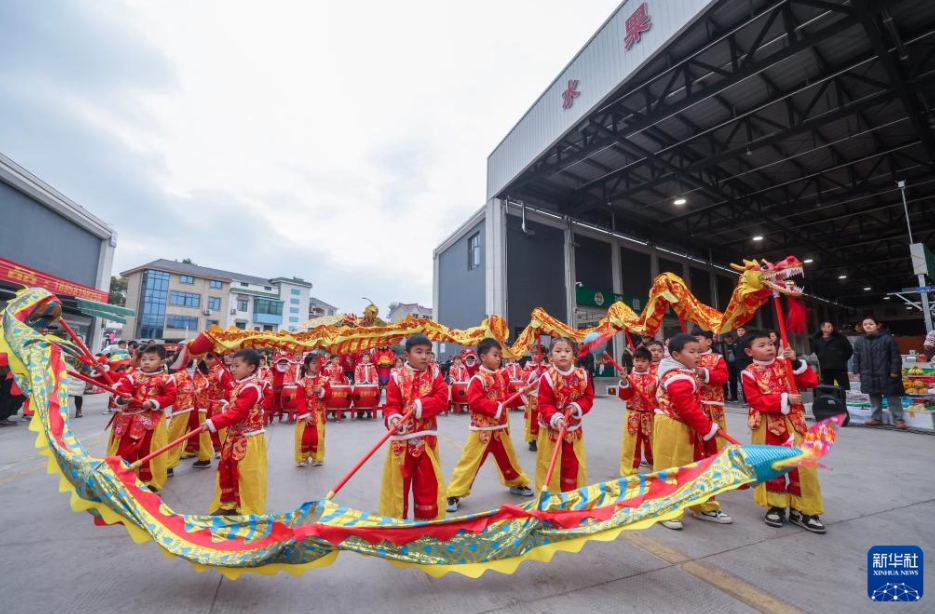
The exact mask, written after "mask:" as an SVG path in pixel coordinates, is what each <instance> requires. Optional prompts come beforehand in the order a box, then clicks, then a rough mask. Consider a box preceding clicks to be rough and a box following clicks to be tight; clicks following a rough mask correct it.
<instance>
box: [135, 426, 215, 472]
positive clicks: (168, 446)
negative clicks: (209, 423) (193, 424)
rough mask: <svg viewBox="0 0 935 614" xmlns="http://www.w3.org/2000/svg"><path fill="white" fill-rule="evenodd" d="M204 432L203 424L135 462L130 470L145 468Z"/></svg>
mask: <svg viewBox="0 0 935 614" xmlns="http://www.w3.org/2000/svg"><path fill="white" fill-rule="evenodd" d="M203 430H205V425H203V424H202V425H201V426H199V427H198V428H196V429H192V430H190V431H189V432H187V433H186V434H184V435H182V436H181V437H179V438H178V439H176V440H175V441H173V442H170V443H167V444H166V445H164V446H162V447H161V448H159V449H158V450H156V451H155V452H150V453H149V454H147V455H146V456H144V457H143V458H141V459H139V460H137V461H133V463H132V464H131V465H130V469H134V470H136V469H139V468H140V467H142V466H143V463H148V462H149V461H151V460H153V459H154V458H156V457H157V456H159V455H160V454H165V453H166V452H168V451H169V450H171V449H172V448H174V447H175V446H177V445H179V444H180V443H182V442H183V441H185V440H186V439H191V438H192V437H194V436H195V435H198V434H199V433H201V432H202V431H203Z"/></svg>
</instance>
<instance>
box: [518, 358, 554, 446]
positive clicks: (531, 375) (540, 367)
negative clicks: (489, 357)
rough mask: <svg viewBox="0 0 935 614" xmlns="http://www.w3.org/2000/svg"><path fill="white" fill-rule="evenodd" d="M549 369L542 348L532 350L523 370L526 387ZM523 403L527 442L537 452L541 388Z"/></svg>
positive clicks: (527, 394) (524, 398)
mask: <svg viewBox="0 0 935 614" xmlns="http://www.w3.org/2000/svg"><path fill="white" fill-rule="evenodd" d="M548 367H549V363H548V361H546V360H544V359H543V357H542V346H541V345H536V346H535V347H534V348H533V349H532V358H530V359H529V360H528V361H526V366H525V368H524V369H523V371H524V372H525V377H524V379H525V380H526V385H527V386H528V385H530V384H532V383H533V382H535V381H537V380H538V379H539V377H540V376H541V375H542V374H543V373H545V370H546V369H547V368H548ZM523 401H524V403H525V412H524V414H523V420H524V422H525V425H526V429H525V440H526V443H527V444H529V449H530V450H532V451H533V452H535V451H536V450H537V449H538V444H537V443H536V442H537V441H538V439H539V388H538V387H536V388H533V389H532V390H531V391H529V392H527V393H526V396H525V397H523Z"/></svg>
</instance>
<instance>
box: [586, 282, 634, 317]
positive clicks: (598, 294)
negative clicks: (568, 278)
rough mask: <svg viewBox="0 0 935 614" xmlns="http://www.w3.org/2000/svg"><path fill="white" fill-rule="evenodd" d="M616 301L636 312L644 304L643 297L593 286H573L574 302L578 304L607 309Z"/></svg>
mask: <svg viewBox="0 0 935 614" xmlns="http://www.w3.org/2000/svg"><path fill="white" fill-rule="evenodd" d="M617 301H620V302H622V303H624V304H625V305H627V306H628V307H630V308H631V309H632V310H633V311H636V312H637V313H639V312H640V311H642V309H643V307H644V306H645V305H646V299H645V298H637V297H635V296H628V295H626V294H615V293H614V292H604V291H602V290H595V289H593V288H575V302H576V303H577V304H578V305H582V306H586V307H600V308H601V309H607V308H608V307H610V306H611V305H612V304H614V303H616V302H617Z"/></svg>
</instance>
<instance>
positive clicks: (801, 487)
mask: <svg viewBox="0 0 935 614" xmlns="http://www.w3.org/2000/svg"><path fill="white" fill-rule="evenodd" d="M785 420H786V429H787V432H789V433H795V445H799V444H800V443H801V442H802V435H800V434H799V433H796V432H795V431H794V430H793V428H792V422H791V421H790V420H789V418H786V419H785ZM750 439H751V441H752V443H754V444H764V443H766V419H765V418H764V420H763V425H762V426H761V427H760V428H758V429H756V430H754V431H753V432H752V433H751V437H750ZM780 490H781V491H783V492H779V491H780ZM753 501H754V503H756V504H757V505H759V506H761V507H766V508H769V507H781V508H783V509H785V508H787V507H791V508H792V509H795V510H799V511H800V512H802V514H804V515H805V516H820V515H822V514H824V513H825V506H824V501H823V499H822V496H821V485H820V484H819V483H818V469H817V468H815V467H798V468H796V469H794V470H793V471H790V472H789V473H787V474H786V475H783V476H780V477H778V478H776V479H775V480H770V481H769V482H766V483H764V484H760V485H759V486H757V487H756V488H754V489H753Z"/></svg>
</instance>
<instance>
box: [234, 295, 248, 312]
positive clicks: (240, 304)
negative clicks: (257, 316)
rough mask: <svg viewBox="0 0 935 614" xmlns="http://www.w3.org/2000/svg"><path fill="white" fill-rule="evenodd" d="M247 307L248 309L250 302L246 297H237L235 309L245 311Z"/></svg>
mask: <svg viewBox="0 0 935 614" xmlns="http://www.w3.org/2000/svg"><path fill="white" fill-rule="evenodd" d="M248 309H250V302H249V301H248V300H247V299H245V298H239V299H237V311H247V310H248Z"/></svg>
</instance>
